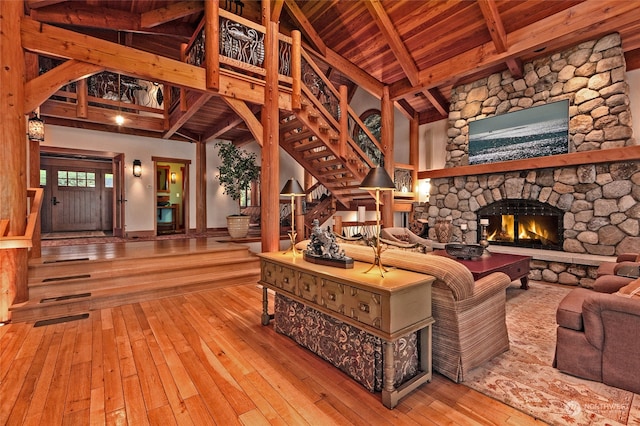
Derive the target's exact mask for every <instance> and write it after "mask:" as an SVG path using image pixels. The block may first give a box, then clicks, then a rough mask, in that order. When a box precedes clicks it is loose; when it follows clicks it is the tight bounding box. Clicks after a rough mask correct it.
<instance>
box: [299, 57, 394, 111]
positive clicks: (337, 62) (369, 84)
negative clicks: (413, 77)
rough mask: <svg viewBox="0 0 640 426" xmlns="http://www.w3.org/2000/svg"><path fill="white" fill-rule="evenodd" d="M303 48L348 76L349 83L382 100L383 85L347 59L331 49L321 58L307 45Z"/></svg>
mask: <svg viewBox="0 0 640 426" xmlns="http://www.w3.org/2000/svg"><path fill="white" fill-rule="evenodd" d="M304 47H305V50H306V51H307V53H309V54H310V55H312V56H315V57H316V58H318V59H320V60H321V61H324V62H326V63H327V64H329V65H330V66H332V67H334V68H336V69H337V70H338V71H340V72H341V73H343V74H344V75H348V76H349V79H350V80H351V81H353V82H354V83H355V84H357V85H358V86H360V87H361V88H362V89H364V90H366V91H367V92H369V94H371V95H372V96H374V97H375V98H377V99H382V88H383V87H384V85H383V84H382V83H381V82H379V81H378V80H376V79H375V78H373V77H372V76H371V75H370V74H369V73H368V72H366V71H365V70H363V69H362V68H360V67H358V66H357V65H355V64H353V63H352V62H349V61H348V60H347V59H345V58H344V57H342V56H340V55H339V54H337V53H336V52H334V51H333V50H331V49H327V53H326V55H324V56H323V55H320V54H319V53H318V52H316V51H315V50H313V48H312V47H310V46H308V45H305V46H304Z"/></svg>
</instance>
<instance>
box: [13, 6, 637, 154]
mask: <svg viewBox="0 0 640 426" xmlns="http://www.w3.org/2000/svg"><path fill="white" fill-rule="evenodd" d="M219 3H220V8H221V9H226V10H229V11H231V12H234V13H236V14H238V15H241V16H242V17H243V18H245V19H249V20H251V21H254V22H261V21H262V18H261V16H262V7H261V3H260V2H259V1H252V0H243V1H242V2H240V1H237V0H235V1H234V0H221V1H220V2H219ZM271 11H272V12H271V14H272V17H271V19H272V20H276V21H279V22H280V31H281V32H282V33H285V34H290V32H291V30H292V29H298V30H300V31H301V33H302V41H303V46H304V47H305V49H307V50H308V51H310V52H312V54H313V56H314V58H316V59H317V60H318V61H319V62H320V63H321V67H322V70H323V71H324V72H325V73H326V74H327V76H328V77H329V78H330V79H331V81H332V82H334V83H335V84H336V85H338V84H344V85H347V86H348V87H349V89H350V93H351V94H353V91H354V89H355V88H356V87H361V88H362V89H364V90H367V91H368V92H370V93H372V94H373V95H374V96H377V97H379V96H380V95H381V94H382V90H383V87H386V88H388V91H389V96H390V97H391V99H392V100H393V101H394V102H395V104H396V107H397V108H398V109H399V110H400V111H402V112H403V113H404V114H405V115H406V116H407V117H418V120H419V122H420V123H421V124H423V123H428V122H432V121H436V120H440V119H442V118H445V117H446V116H447V115H448V109H449V97H450V93H451V89H452V87H453V86H455V85H458V84H462V83H465V82H470V81H474V80H477V79H479V78H482V77H486V76H488V75H490V74H492V73H495V72H500V71H505V70H509V71H510V72H511V73H512V74H513V75H516V76H517V75H521V74H522V68H523V63H525V62H527V61H530V60H532V59H534V58H536V57H539V56H547V55H549V54H552V53H553V52H555V51H558V50H561V49H564V48H567V47H570V46H575V45H577V44H578V43H580V42H582V41H586V40H590V39H593V38H596V37H600V36H602V35H605V34H608V33H611V32H615V31H618V32H619V33H620V35H621V38H622V46H623V49H624V52H625V57H626V59H627V69H628V70H631V69H635V68H638V67H640V7H637V4H634V2H633V1H620V0H611V1H609V0H565V1H561V0H558V1H547V0H477V1H468V0H426V1H418V0H382V1H380V0H368V1H355V0H354V1H344V0H305V1H302V0H275V1H272V2H271ZM25 14H26V15H27V16H29V17H30V18H31V19H34V20H37V21H40V22H43V23H46V24H50V25H54V26H59V27H61V28H65V29H68V30H71V31H74V32H76V33H81V34H86V35H89V36H92V37H96V38H100V39H104V40H108V41H111V42H114V43H119V44H122V45H126V46H129V47H133V48H136V49H140V50H143V51H146V52H150V53H153V54H157V55H160V56H165V57H168V58H172V59H179V58H180V48H181V45H182V44H183V43H187V42H188V41H189V39H190V38H191V36H192V35H193V34H194V32H195V31H196V28H197V27H198V24H199V23H200V21H201V20H202V17H203V14H204V2H203V1H174V0H117V1H115V0H84V1H81V0H26V1H25ZM190 108H192V109H191V111H190V113H189V114H188V115H184V114H183V115H181V116H180V117H177V118H175V117H174V118H173V119H172V120H173V121H172V122H171V123H170V126H169V129H168V130H167V129H144V128H136V129H133V128H118V127H117V126H114V125H113V124H112V122H110V121H108V120H106V119H97V118H92V119H87V118H79V117H77V116H76V115H74V112H73V111H68V110H64V112H61V111H62V110H61V109H56V110H55V112H51V111H53V109H50V110H49V111H50V112H49V113H47V109H46V108H43V110H42V111H43V113H42V114H43V116H44V118H45V120H46V122H47V123H51V124H59V125H69V126H76V127H83V128H90V129H97V130H107V131H117V132H124V133H132V134H143V135H147V136H155V137H164V138H173V139H182V140H210V139H212V138H221V139H229V140H233V141H236V142H242V141H246V140H250V139H251V134H250V132H249V131H248V129H247V127H246V125H245V124H244V123H243V122H242V120H241V119H240V118H239V117H238V116H237V115H236V114H235V113H234V112H233V110H232V109H231V108H229V106H228V105H227V104H226V103H225V102H223V101H222V100H221V99H220V98H219V97H218V96H216V94H215V93H212V94H211V96H207V97H206V98H205V97H198V98H195V97H194V99H192V103H191V105H190ZM254 110H255V112H256V113H259V110H260V109H259V107H255V108H254Z"/></svg>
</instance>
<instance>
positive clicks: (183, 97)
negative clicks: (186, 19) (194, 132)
mask: <svg viewBox="0 0 640 426" xmlns="http://www.w3.org/2000/svg"><path fill="white" fill-rule="evenodd" d="M180 60H181V61H182V62H186V61H187V44H186V43H182V45H181V46H180ZM188 109H189V106H188V105H187V89H186V88H185V87H181V88H180V112H187V110H188Z"/></svg>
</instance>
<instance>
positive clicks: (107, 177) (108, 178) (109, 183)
mask: <svg viewBox="0 0 640 426" xmlns="http://www.w3.org/2000/svg"><path fill="white" fill-rule="evenodd" d="M104 187H105V188H113V173H105V174H104Z"/></svg>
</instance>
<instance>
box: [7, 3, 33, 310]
mask: <svg viewBox="0 0 640 426" xmlns="http://www.w3.org/2000/svg"><path fill="white" fill-rule="evenodd" d="M23 8H24V4H23V3H22V2H17V1H2V2H0V17H2V19H0V57H1V58H2V60H3V64H2V68H1V69H0V116H1V117H2V132H0V158H2V167H0V188H2V189H1V190H0V219H8V220H9V233H10V234H11V235H24V233H25V228H26V224H27V219H26V217H27V172H26V170H27V138H26V134H27V127H26V120H25V116H24V111H23V108H24V84H25V62H24V53H23V51H22V43H21V41H20V21H21V20H22V17H23ZM27 256H28V252H27V249H22V248H21V249H4V250H0V322H6V321H9V320H10V319H11V313H10V312H9V307H10V306H11V305H12V304H13V303H14V302H24V301H26V300H27V299H28V298H29V290H28V287H27Z"/></svg>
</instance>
